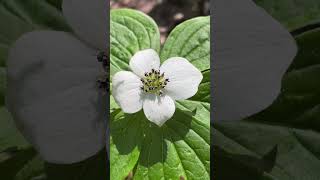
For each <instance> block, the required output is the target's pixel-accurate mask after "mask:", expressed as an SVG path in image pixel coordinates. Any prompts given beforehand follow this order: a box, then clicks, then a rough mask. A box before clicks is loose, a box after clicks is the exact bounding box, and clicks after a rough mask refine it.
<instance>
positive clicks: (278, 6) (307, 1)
mask: <svg viewBox="0 0 320 180" xmlns="http://www.w3.org/2000/svg"><path fill="white" fill-rule="evenodd" d="M254 1H255V2H256V3H257V4H258V5H259V6H261V7H262V8H264V9H265V10H266V11H267V12H268V13H269V14H270V15H272V16H273V17H274V18H275V19H277V20H278V21H279V22H281V23H282V24H283V25H285V26H286V27H287V28H288V29H289V30H295V29H297V28H300V27H302V26H306V25H309V24H313V23H318V22H319V18H320V1H317V0H282V1H278V0H254Z"/></svg>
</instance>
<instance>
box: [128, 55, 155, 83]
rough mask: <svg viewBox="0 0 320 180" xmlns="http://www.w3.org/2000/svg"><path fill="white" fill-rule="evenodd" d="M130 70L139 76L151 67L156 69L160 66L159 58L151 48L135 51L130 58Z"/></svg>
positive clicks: (142, 75)
mask: <svg viewBox="0 0 320 180" xmlns="http://www.w3.org/2000/svg"><path fill="white" fill-rule="evenodd" d="M129 65H130V68H131V70H132V71H133V72H134V73H135V74H137V75H138V76H140V77H144V73H146V72H150V71H151V70H152V69H155V70H158V69H159V67H160V58H159V55H158V53H157V52H156V51H155V50H153V49H145V50H142V51H138V52H137V53H135V54H134V55H133V56H132V58H131V59H130V64H129Z"/></svg>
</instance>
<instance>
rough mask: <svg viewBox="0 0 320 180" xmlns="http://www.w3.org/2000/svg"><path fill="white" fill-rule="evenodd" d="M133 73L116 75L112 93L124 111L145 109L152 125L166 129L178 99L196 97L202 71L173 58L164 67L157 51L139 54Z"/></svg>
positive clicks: (147, 50)
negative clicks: (165, 125) (165, 126)
mask: <svg viewBox="0 0 320 180" xmlns="http://www.w3.org/2000/svg"><path fill="white" fill-rule="evenodd" d="M129 66H130V69H131V70H132V72H130V71H120V72H118V73H116V74H115V75H114V76H113V79H112V93H113V96H114V98H115V100H116V102H117V103H118V104H119V106H120V107H121V109H122V110H123V112H125V113H136V112H138V111H140V110H141V109H142V108H143V111H144V114H145V115H146V117H147V119H148V120H150V121H151V122H153V123H155V124H157V125H158V126H162V125H163V124H164V123H165V122H166V121H167V120H168V119H170V118H171V117H172V116H173V114H174V112H175V103H174V101H175V100H184V99H188V98H190V97H192V96H194V95H195V94H196V93H197V91H198V87H199V84H200V82H201V81H202V78H203V76H202V74H201V72H200V71H199V70H198V69H197V68H196V67H195V66H193V65H192V64H191V63H190V62H189V61H188V60H186V59H185V58H182V57H172V58H169V59H168V60H166V61H165V62H164V63H163V64H162V65H161V66H160V58H159V56H158V54H157V52H156V51H154V50H153V49H146V50H142V51H139V52H137V53H136V54H135V55H134V56H133V57H132V58H131V60H130V63H129Z"/></svg>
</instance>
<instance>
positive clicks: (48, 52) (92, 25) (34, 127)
mask: <svg viewBox="0 0 320 180" xmlns="http://www.w3.org/2000/svg"><path fill="white" fill-rule="evenodd" d="M105 7H107V2H106V1H104V0H90V1H88V0H65V1H63V4H62V9H63V14H64V16H65V18H66V20H67V21H68V23H69V25H70V26H71V27H72V29H73V31H74V32H75V34H71V33H68V32H61V31H51V30H46V31H34V32H30V33H27V34H24V35H23V36H22V37H20V38H19V39H18V40H17V41H16V43H14V45H13V46H12V48H11V49H10V54H9V58H8V61H7V66H8V69H7V70H8V87H7V91H8V92H7V94H6V95H7V100H8V101H7V106H8V109H9V111H10V112H11V113H12V115H13V117H14V120H15V122H16V124H17V125H18V127H19V129H20V130H21V132H22V134H23V135H24V136H25V137H26V139H27V140H28V141H29V142H30V143H31V144H32V145H33V146H34V147H35V149H36V150H37V151H38V152H39V154H40V155H41V157H42V158H43V159H44V160H46V161H48V162H50V163H58V164H70V163H75V162H79V161H83V160H85V159H87V158H89V157H91V156H93V155H95V154H97V152H99V151H100V150H102V149H103V148H104V147H105V145H106V141H107V140H108V139H106V136H105V132H106V113H107V112H106V108H105V107H106V101H107V98H106V97H104V96H103V93H101V90H99V89H98V88H97V84H96V81H97V78H98V77H99V76H100V75H101V72H103V68H102V67H101V64H100V63H97V57H96V55H97V53H98V52H101V51H104V50H105V49H106V47H107V42H108V35H107V33H105V32H106V31H107V26H106V24H107V18H106V17H107V11H106V8H105ZM107 147H109V146H107Z"/></svg>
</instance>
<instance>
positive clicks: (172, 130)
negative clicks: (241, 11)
mask: <svg viewBox="0 0 320 180" xmlns="http://www.w3.org/2000/svg"><path fill="white" fill-rule="evenodd" d="M137 21H138V22H137ZM141 25H143V26H141ZM194 27H197V28H196V29H195V28H194ZM209 31H210V22H209V17H199V18H195V19H191V20H189V21H186V22H184V23H182V24H181V25H179V26H177V27H176V28H175V29H174V30H173V31H172V33H171V34H170V36H169V38H168V40H167V42H166V43H165V44H164V47H163V49H162V51H161V53H160V56H161V59H162V61H164V60H165V59H167V58H169V57H173V56H180V57H186V58H187V59H188V60H189V61H191V63H192V64H194V65H195V66H196V67H198V68H199V69H200V70H202V71H203V72H202V73H203V75H204V80H203V81H202V84H201V85H200V87H199V93H198V94H197V95H196V96H195V97H194V98H192V100H185V101H179V102H177V103H176V107H177V108H176V112H175V114H174V116H173V117H172V119H170V120H168V121H167V122H166V123H165V124H164V125H163V126H162V127H161V128H159V127H158V126H156V125H155V124H153V123H151V122H149V121H148V120H147V119H146V118H145V115H144V114H143V111H140V112H138V113H136V114H123V113H122V112H121V111H120V109H118V106H116V105H115V102H114V100H113V99H112V98H111V100H112V101H111V102H112V103H111V107H113V110H111V113H112V114H111V132H110V136H111V143H110V166H111V176H110V177H111V179H125V178H126V177H131V176H133V179H182V178H184V179H210V103H209V101H210V100H209V99H210V61H209V56H210V55H209V54H210V34H209ZM110 32H111V36H112V37H111V47H110V48H111V62H110V64H111V75H113V74H114V73H116V72H118V71H120V70H129V67H128V62H129V60H130V58H131V56H132V55H133V54H134V53H136V52H137V51H139V50H142V49H146V48H153V49H155V50H156V51H158V52H160V48H159V47H160V39H159V31H158V27H157V25H156V24H155V22H154V21H153V20H152V19H151V18H150V17H148V16H146V15H144V14H142V13H141V12H138V11H134V10H127V9H122V10H112V12H111V30H110ZM150 37H151V38H150ZM171 50H172V51H171ZM128 98H130V97H128Z"/></svg>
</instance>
